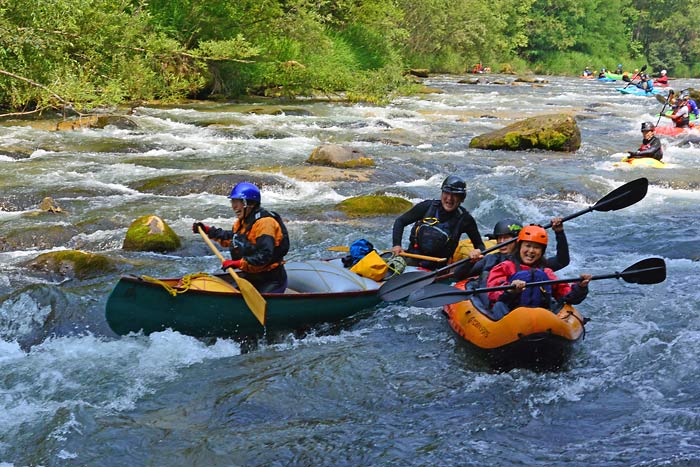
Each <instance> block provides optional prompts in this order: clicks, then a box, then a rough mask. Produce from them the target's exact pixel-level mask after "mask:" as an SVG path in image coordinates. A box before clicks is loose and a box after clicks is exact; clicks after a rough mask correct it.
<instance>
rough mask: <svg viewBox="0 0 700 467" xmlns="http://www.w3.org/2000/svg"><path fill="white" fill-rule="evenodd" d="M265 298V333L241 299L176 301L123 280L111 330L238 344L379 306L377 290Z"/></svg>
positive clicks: (154, 287) (183, 297) (112, 300)
mask: <svg viewBox="0 0 700 467" xmlns="http://www.w3.org/2000/svg"><path fill="white" fill-rule="evenodd" d="M172 281H174V282H173V283H174V284H176V283H177V280H175V279H173V280H172ZM263 297H264V298H265V300H266V301H267V318H266V326H265V327H263V326H262V325H260V323H259V322H258V320H257V319H256V318H255V316H254V315H253V313H252V312H251V311H250V310H249V309H248V307H247V305H246V304H245V301H244V300H243V297H242V295H241V294H239V293H231V292H217V291H207V290H187V291H186V292H184V293H181V294H177V295H176V296H172V295H171V294H170V293H168V291H167V290H166V289H165V288H164V287H163V286H162V285H159V284H156V283H153V282H149V281H146V280H143V279H142V278H138V277H132V276H124V277H122V278H120V280H119V282H118V283H117V285H116V286H115V288H114V289H113V290H112V293H111V294H110V295H109V298H108V299H107V305H106V312H105V316H106V319H107V323H108V324H109V326H110V328H111V329H112V330H113V331H114V332H115V333H117V334H121V335H125V334H129V333H131V332H143V333H144V334H150V333H153V332H158V331H163V330H165V329H172V330H174V331H178V332H181V333H183V334H187V335H191V336H195V337H232V338H237V337H255V336H261V335H263V334H265V333H270V332H277V331H287V330H301V329H307V328H308V327H310V326H313V325H316V324H319V323H337V322H340V321H343V320H345V319H348V318H350V317H352V316H353V315H355V314H357V313H358V312H360V311H361V310H366V309H369V308H372V307H374V306H375V305H377V304H378V303H379V302H380V300H379V297H378V295H377V290H361V291H356V292H333V293H298V294H263Z"/></svg>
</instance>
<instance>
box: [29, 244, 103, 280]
mask: <svg viewBox="0 0 700 467" xmlns="http://www.w3.org/2000/svg"><path fill="white" fill-rule="evenodd" d="M27 267H29V268H31V269H36V270H39V271H43V272H47V273H53V274H58V275H60V276H62V277H69V278H76V279H86V278H89V277H95V276H100V275H103V274H105V273H109V272H112V271H114V270H115V269H116V267H115V265H114V262H113V261H112V260H111V259H109V258H107V257H106V256H102V255H97V254H94V253H86V252H84V251H80V250H62V251H51V252H49V253H43V254H41V255H39V256H37V257H36V258H34V259H33V260H31V261H29V262H28V263H27Z"/></svg>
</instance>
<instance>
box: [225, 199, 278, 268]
mask: <svg viewBox="0 0 700 467" xmlns="http://www.w3.org/2000/svg"><path fill="white" fill-rule="evenodd" d="M264 217H272V218H273V219H274V220H275V221H276V222H277V224H279V226H280V230H281V231H282V239H281V240H280V244H279V245H277V246H275V249H274V251H273V253H272V259H271V260H270V264H274V263H281V262H282V260H283V259H284V256H285V255H286V254H287V253H289V232H287V226H286V225H284V222H283V221H282V217H280V215H279V214H277V213H276V212H274V211H268V210H266V209H263V208H260V209H258V210H257V211H255V212H254V213H253V222H251V223H250V224H249V225H247V226H246V227H245V228H244V229H240V230H237V231H234V232H233V234H234V235H233V239H232V240H231V245H230V246H229V250H230V251H231V258H234V259H238V258H241V257H243V256H246V255H248V254H250V253H251V252H252V250H253V248H254V245H253V241H254V240H255V239H251V238H249V234H250V231H251V230H252V229H253V225H254V224H255V223H256V222H257V221H258V220H260V219H262V218H264Z"/></svg>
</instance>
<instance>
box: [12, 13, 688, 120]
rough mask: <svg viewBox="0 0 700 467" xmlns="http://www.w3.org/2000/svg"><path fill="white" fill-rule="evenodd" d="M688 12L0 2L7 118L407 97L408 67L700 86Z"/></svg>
mask: <svg viewBox="0 0 700 467" xmlns="http://www.w3.org/2000/svg"><path fill="white" fill-rule="evenodd" d="M698 24H700V3H698V2H687V1H681V0H657V1H655V2H653V3H650V2H648V0H577V1H576V2H571V1H568V0H490V1H488V2H484V1H482V0H389V1H386V0H210V1H207V2H202V1H196V0H52V1H51V2H48V1H46V0H0V108H5V109H13V110H32V109H45V108H65V107H71V108H74V109H76V110H78V111H85V110H89V109H92V108H95V107H98V106H111V105H116V104H120V103H123V102H127V101H131V100H135V101H140V100H153V99H164V100H177V99H181V98H183V97H207V96H214V95H215V96H226V97H236V96H240V95H243V94H248V93H256V94H267V95H284V96H290V97H292V96H298V95H313V94H317V93H325V94H328V95H330V94H340V93H344V95H345V96H346V97H347V98H349V99H351V100H369V101H373V102H380V101H383V100H386V99H388V98H390V97H391V96H392V95H394V94H395V93H402V92H407V91H410V88H411V87H410V84H408V82H407V81H406V80H405V79H404V78H403V75H404V72H405V71H406V70H407V69H408V68H428V69H430V70H431V71H433V72H451V73H462V72H464V71H465V70H467V69H470V68H471V67H472V66H473V65H474V64H475V63H478V62H481V63H483V64H484V65H490V66H491V68H492V69H493V70H494V71H501V70H506V69H508V70H510V69H514V70H518V71H523V70H527V69H533V70H534V71H536V72H546V73H567V74H572V73H576V74H577V73H579V72H580V70H581V69H583V67H584V66H590V67H592V68H594V69H600V67H602V66H606V67H608V68H613V67H615V65H616V64H617V63H620V62H621V63H624V64H626V65H627V66H626V68H628V69H632V68H634V67H639V66H641V64H643V63H649V65H650V67H652V68H653V69H654V70H655V71H658V70H659V69H661V68H666V69H668V70H669V73H671V74H673V75H674V76H680V75H681V74H698V73H700V64H698V63H700V32H699V31H698V28H697V25H698Z"/></svg>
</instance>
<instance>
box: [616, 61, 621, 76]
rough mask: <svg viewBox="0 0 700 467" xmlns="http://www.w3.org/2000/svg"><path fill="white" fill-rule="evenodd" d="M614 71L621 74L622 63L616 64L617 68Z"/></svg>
mask: <svg viewBox="0 0 700 467" xmlns="http://www.w3.org/2000/svg"><path fill="white" fill-rule="evenodd" d="M615 73H616V74H618V75H621V74H622V63H618V64H617V69H616V70H615Z"/></svg>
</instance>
